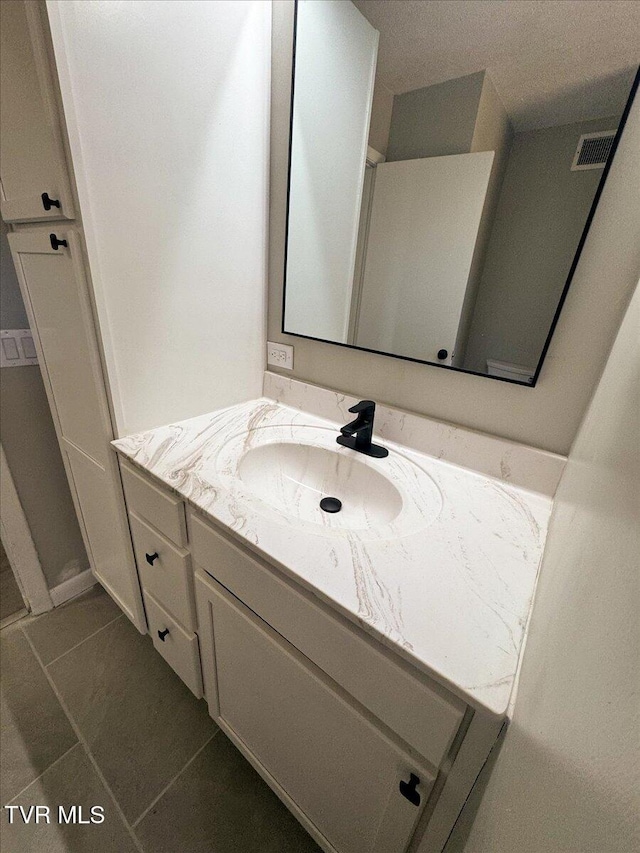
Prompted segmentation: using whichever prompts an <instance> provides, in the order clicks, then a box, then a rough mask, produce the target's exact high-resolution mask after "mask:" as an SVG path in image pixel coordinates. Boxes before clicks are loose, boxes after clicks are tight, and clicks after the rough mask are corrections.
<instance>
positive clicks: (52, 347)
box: [8, 223, 146, 631]
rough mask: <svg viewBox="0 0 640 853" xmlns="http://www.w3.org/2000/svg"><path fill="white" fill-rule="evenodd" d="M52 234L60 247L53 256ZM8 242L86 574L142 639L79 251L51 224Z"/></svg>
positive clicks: (69, 235)
mask: <svg viewBox="0 0 640 853" xmlns="http://www.w3.org/2000/svg"><path fill="white" fill-rule="evenodd" d="M52 234H53V235H55V237H56V239H58V240H64V241H66V244H67V245H66V246H64V245H60V246H58V248H57V249H54V248H53V246H52V243H51V235H52ZM8 239H9V244H10V246H11V254H12V257H13V262H14V265H15V267H16V272H17V274H18V280H19V282H20V289H21V291H22V296H23V299H24V303H25V307H26V309H27V314H28V317H29V325H30V327H31V330H32V332H33V337H34V343H35V345H36V349H37V351H38V358H39V363H40V369H41V371H42V378H43V380H44V385H45V389H46V392H47V397H48V400H49V406H50V407H51V414H52V416H53V422H54V425H55V428H56V433H57V436H58V441H59V442H60V445H61V449H62V451H63V459H64V461H65V467H66V470H67V476H68V478H69V483H70V485H71V493H72V496H73V498H74V503H75V506H76V512H77V514H78V518H79V520H80V526H81V529H82V531H83V534H84V539H85V545H86V548H87V552H88V554H89V559H90V560H91V567H92V569H93V571H94V572H95V574H96V576H97V577H98V578H99V580H100V581H101V582H102V583H103V584H104V586H105V587H106V588H107V590H108V591H109V592H110V593H111V595H112V596H113V597H114V598H115V599H116V601H117V602H118V603H119V604H120V606H121V607H122V609H123V610H124V611H125V613H126V614H127V615H128V616H129V618H130V619H131V620H132V622H133V623H134V624H135V625H136V627H137V628H138V629H139V630H141V631H145V630H146V621H145V617H144V609H143V606H142V596H141V594H140V587H139V584H138V576H137V572H136V569H135V563H134V560H133V552H132V548H131V540H130V537H129V531H128V527H127V522H126V511H125V508H124V496H123V493H122V484H121V482H120V476H119V472H118V467H117V462H116V458H115V454H114V453H113V452H112V451H111V448H110V446H109V442H110V441H111V439H112V438H113V432H112V428H111V422H110V418H109V409H108V403H107V396H106V389H105V384H104V377H103V374H102V367H101V364H100V356H99V351H98V344H97V340H96V335H95V328H94V325H93V314H92V311H91V304H90V302H89V295H88V292H87V284H86V280H85V277H84V271H83V264H82V258H81V256H80V246H79V243H78V241H77V238H76V237H75V235H74V233H73V231H72V230H71V229H69V228H62V227H60V225H59V224H57V225H56V226H54V225H53V223H52V225H51V227H50V228H46V229H42V228H38V229H30V230H23V231H16V232H14V233H12V234H9V236H8Z"/></svg>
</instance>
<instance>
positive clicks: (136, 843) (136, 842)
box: [23, 617, 145, 853]
mask: <svg viewBox="0 0 640 853" xmlns="http://www.w3.org/2000/svg"><path fill="white" fill-rule="evenodd" d="M118 618H119V617H118ZM113 621H114V622H115V621H116V620H115V619H114V620H113ZM105 627H106V626H105ZM23 633H24V635H25V637H26V638H27V642H28V643H29V646H30V647H31V651H32V652H33V654H34V655H35V658H36V660H37V661H38V663H39V664H40V668H41V669H42V671H43V672H44V675H45V678H46V679H47V681H48V682H49V686H50V687H51V689H52V690H53V693H54V695H55V697H56V699H57V700H58V702H59V703H60V706H61V708H62V710H63V711H64V713H65V715H66V717H67V719H68V720H69V724H70V726H71V728H72V730H73V732H74V734H75V736H76V737H77V738H78V742H79V743H80V745H81V746H82V747H83V749H84V751H85V754H86V756H87V758H88V759H89V763H90V764H91V766H92V767H93V769H94V770H95V772H96V774H97V776H98V779H99V780H100V782H101V783H102V785H103V786H104V789H105V791H106V792H107V794H108V795H109V797H111V800H112V802H113V805H114V808H115V810H116V812H117V814H118V815H119V817H120V820H121V821H122V822H123V823H124V825H125V827H126V829H127V831H128V833H129V835H130V837H131V840H132V841H133V846H134V847H135V848H136V850H137V851H138V853H145V851H144V849H143V847H142V845H141V844H140V842H139V840H138V837H137V835H136V834H135V832H134V831H133V827H132V826H131V824H130V823H129V821H128V820H127V819H126V817H125V815H124V812H123V811H122V809H121V808H120V804H119V803H118V801H117V799H116V797H115V795H114V793H113V791H112V790H111V787H110V785H109V784H108V783H107V780H106V779H105V777H104V775H103V774H102V771H101V770H100V768H99V767H98V763H97V761H96V760H95V758H94V757H93V755H92V754H91V750H90V749H89V745H88V743H87V742H86V740H85V739H84V737H83V736H82V733H81V732H80V729H79V728H78V725H77V724H76V722H75V720H74V719H73V717H72V716H71V713H70V711H69V709H68V708H67V706H66V704H65V702H64V700H63V699H62V696H61V695H60V693H59V691H58V688H57V687H56V685H55V683H54V681H53V679H52V678H51V676H50V675H49V673H48V672H47V668H46V666H44V664H43V663H42V661H41V660H40V655H39V654H38V652H37V651H36V648H35V646H34V644H33V643H32V641H31V639H30V637H29V636H28V635H27V634H26V632H23ZM96 633H98V632H96Z"/></svg>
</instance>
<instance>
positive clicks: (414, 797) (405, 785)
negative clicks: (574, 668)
mask: <svg viewBox="0 0 640 853" xmlns="http://www.w3.org/2000/svg"><path fill="white" fill-rule="evenodd" d="M419 784H420V779H419V778H418V776H416V774H415V773H411V774H410V775H409V781H408V782H404V781H401V782H400V786H399V787H400V793H401V794H402V796H403V797H405V798H406V799H407V800H409V802H410V803H413V805H414V806H419V805H420V794H419V793H418V792H417V791H416V788H417V787H418V785H419Z"/></svg>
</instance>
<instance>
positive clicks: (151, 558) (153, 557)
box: [144, 551, 158, 566]
mask: <svg viewBox="0 0 640 853" xmlns="http://www.w3.org/2000/svg"><path fill="white" fill-rule="evenodd" d="M144 556H145V557H146V560H147V563H149V565H150V566H152V565H153V563H154V560H157V559H158V552H157V551H155V552H154V553H153V554H145V555H144Z"/></svg>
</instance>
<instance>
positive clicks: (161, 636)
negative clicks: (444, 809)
mask: <svg viewBox="0 0 640 853" xmlns="http://www.w3.org/2000/svg"><path fill="white" fill-rule="evenodd" d="M168 633H169V629H168V628H165V629H164V631H158V636H159V637H160V639H161V640H162V642H163V643H164V638H165V637H166V636H167V634H168ZM419 799H420V798H418V801H419Z"/></svg>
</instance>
